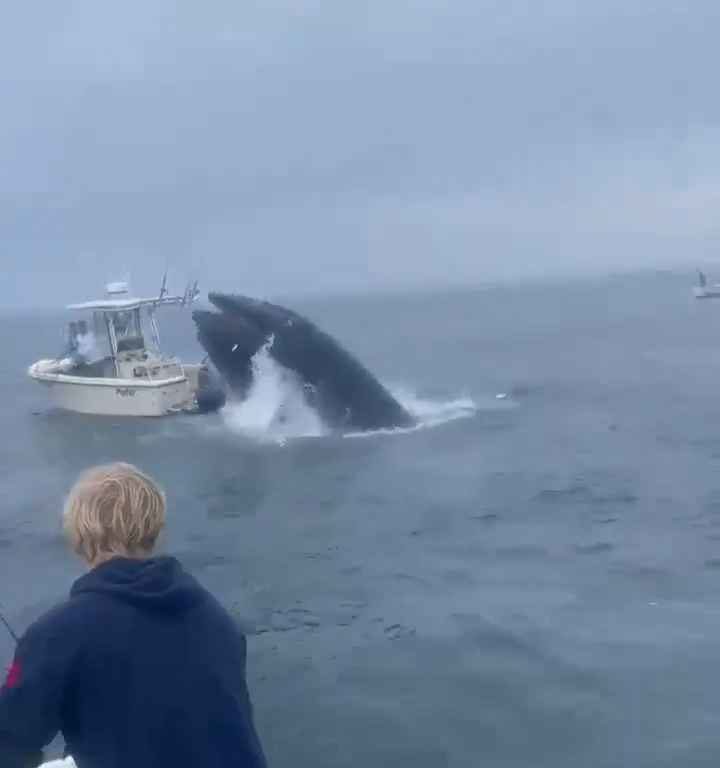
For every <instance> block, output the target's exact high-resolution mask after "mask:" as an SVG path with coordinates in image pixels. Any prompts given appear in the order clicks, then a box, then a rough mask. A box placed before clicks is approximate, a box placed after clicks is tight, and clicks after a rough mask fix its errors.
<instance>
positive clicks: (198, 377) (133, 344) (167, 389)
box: [28, 279, 225, 416]
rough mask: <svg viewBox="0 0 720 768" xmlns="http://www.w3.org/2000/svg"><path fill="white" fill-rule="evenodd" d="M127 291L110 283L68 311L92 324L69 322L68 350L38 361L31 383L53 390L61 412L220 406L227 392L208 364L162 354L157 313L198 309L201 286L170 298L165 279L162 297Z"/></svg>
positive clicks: (165, 411) (137, 412) (161, 412)
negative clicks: (213, 377) (101, 294)
mask: <svg viewBox="0 0 720 768" xmlns="http://www.w3.org/2000/svg"><path fill="white" fill-rule="evenodd" d="M128 291H129V289H128V285H127V283H110V284H108V285H107V286H106V296H105V298H103V299H98V300H95V301H87V302H84V303H82V304H71V305H70V306H68V307H67V309H68V310H71V311H73V312H78V313H81V314H82V313H86V314H89V315H90V318H91V319H90V321H89V322H88V320H86V319H83V320H80V321H72V322H70V323H69V325H68V335H67V347H66V350H65V353H64V354H63V355H62V356H60V357H58V358H55V359H51V360H38V361H37V362H36V363H33V364H32V365H31V366H30V368H29V369H28V375H29V376H30V378H32V379H34V380H35V381H37V382H38V383H40V384H42V385H43V386H44V387H46V388H47V390H48V393H49V395H50V400H51V402H52V404H53V405H54V406H55V407H58V408H61V409H63V410H68V411H75V412H77V413H86V414H95V415H106V416H166V415H169V414H174V413H182V412H203V411H210V410H216V409H217V408H219V407H221V406H222V405H223V404H224V402H225V396H224V392H223V391H222V390H221V389H220V388H219V387H216V386H213V385H212V384H211V382H210V377H209V371H208V367H207V366H206V365H205V364H204V363H196V364H187V363H182V362H181V361H180V360H178V359H177V358H176V357H174V356H168V355H165V354H163V353H162V352H161V350H160V332H159V329H158V324H157V318H156V310H157V309H158V307H161V306H171V305H175V306H186V305H190V304H192V303H193V302H194V301H195V299H196V298H197V296H198V295H199V294H198V290H197V283H195V284H194V285H192V286H188V289H187V290H186V291H185V294H184V295H183V296H168V295H166V294H167V290H166V280H165V279H163V284H162V288H161V289H160V294H159V296H158V297H156V298H152V299H139V298H132V297H131V296H129V295H128ZM148 334H149V338H150V339H151V341H150V342H149V343H147V342H146V335H148Z"/></svg>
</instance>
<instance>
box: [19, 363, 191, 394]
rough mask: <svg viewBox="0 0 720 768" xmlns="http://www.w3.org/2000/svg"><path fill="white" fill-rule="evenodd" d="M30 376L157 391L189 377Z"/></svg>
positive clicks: (41, 378) (61, 374) (64, 382)
mask: <svg viewBox="0 0 720 768" xmlns="http://www.w3.org/2000/svg"><path fill="white" fill-rule="evenodd" d="M28 376H30V378H32V379H35V380H36V381H47V382H49V383H55V382H59V383H62V384H81V385H83V386H88V387H133V388H134V389H135V388H137V389H157V388H159V387H166V386H168V385H169V384H182V383H183V382H185V381H187V376H175V377H173V378H172V379H150V380H148V379H140V378H138V379H116V378H112V379H110V378H107V379H102V378H89V377H87V376H68V375H67V374H65V373H37V372H35V371H33V370H32V366H30V369H29V370H28Z"/></svg>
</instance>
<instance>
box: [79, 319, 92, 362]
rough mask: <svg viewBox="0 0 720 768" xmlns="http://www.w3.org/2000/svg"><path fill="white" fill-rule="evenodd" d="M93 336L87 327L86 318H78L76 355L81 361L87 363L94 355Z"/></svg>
mask: <svg viewBox="0 0 720 768" xmlns="http://www.w3.org/2000/svg"><path fill="white" fill-rule="evenodd" d="M94 353H95V336H94V334H93V333H92V332H91V331H90V330H89V329H88V324H87V321H86V320H80V322H79V323H78V326H77V357H79V358H80V360H81V362H83V363H88V362H90V361H91V359H92V358H93V357H94Z"/></svg>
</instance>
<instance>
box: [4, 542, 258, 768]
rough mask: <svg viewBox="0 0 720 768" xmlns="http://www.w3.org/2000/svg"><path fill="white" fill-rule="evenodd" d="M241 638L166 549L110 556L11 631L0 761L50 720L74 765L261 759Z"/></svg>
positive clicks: (10, 766)
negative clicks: (141, 556) (13, 649)
mask: <svg viewBox="0 0 720 768" xmlns="http://www.w3.org/2000/svg"><path fill="white" fill-rule="evenodd" d="M245 661H246V644H245V638H244V636H243V635H242V634H241V633H240V631H239V630H238V629H237V627H236V625H235V623H234V621H233V620H232V618H231V617H230V616H229V614H228V613H227V612H226V611H225V610H224V609H223V608H222V607H221V606H220V605H219V604H218V603H217V602H216V600H215V599H214V598H213V597H212V596H211V595H210V594H209V593H208V592H207V591H206V590H205V589H203V588H202V587H201V586H200V585H199V584H198V583H197V582H196V581H195V579H193V578H192V576H190V575H189V574H187V573H186V572H185V571H183V569H182V567H181V566H180V564H179V563H178V561H177V560H175V559H174V558H170V557H158V558H154V559H150V560H129V559H124V558H117V559H114V560H111V561H109V562H107V563H105V564H103V565H100V566H99V567H97V568H95V569H94V570H93V571H91V572H90V573H88V574H86V575H85V576H83V577H82V578H80V579H78V581H77V582H75V584H74V586H73V588H72V591H71V594H70V599H69V600H68V601H67V602H65V603H64V604H63V605H61V606H59V607H58V608H55V609H54V610H52V611H50V612H49V613H47V614H46V615H45V616H43V617H42V618H41V619H39V620H38V621H37V622H36V623H35V624H33V625H32V626H31V627H30V629H29V630H28V631H27V633H26V634H25V636H24V637H23V638H22V639H21V640H20V643H19V645H18V648H17V654H16V656H15V660H14V662H13V664H12V666H11V668H10V671H9V673H8V676H7V680H6V683H5V686H4V687H3V689H2V691H1V692H0V766H2V768H26V766H29V765H32V764H33V763H32V761H33V760H36V759H37V757H36V756H37V755H38V754H39V750H41V749H42V748H43V747H44V746H46V745H47V744H48V743H49V742H50V741H51V740H52V739H53V738H54V736H55V735H56V734H57V733H58V731H59V732H61V733H62V734H63V736H64V738H65V742H66V744H67V753H68V754H71V755H72V756H73V757H74V758H75V761H76V763H77V765H78V768H165V767H166V766H167V768H171V767H172V768H181V767H182V766H188V767H190V766H193V767H194V766H197V768H246V767H247V768H264V766H265V758H264V757H263V753H262V748H261V746H260V742H259V740H258V737H257V734H256V732H255V728H254V725H253V717H252V707H251V704H250V699H249V696H248V690H247V686H246V682H245Z"/></svg>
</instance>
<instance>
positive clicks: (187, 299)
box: [182, 280, 200, 306]
mask: <svg viewBox="0 0 720 768" xmlns="http://www.w3.org/2000/svg"><path fill="white" fill-rule="evenodd" d="M199 295H200V291H199V290H198V281H197V280H195V282H194V283H188V284H187V288H186V289H185V295H184V296H183V299H182V303H183V306H184V305H185V304H192V303H193V302H194V301H195V299H197V297H198V296H199Z"/></svg>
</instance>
